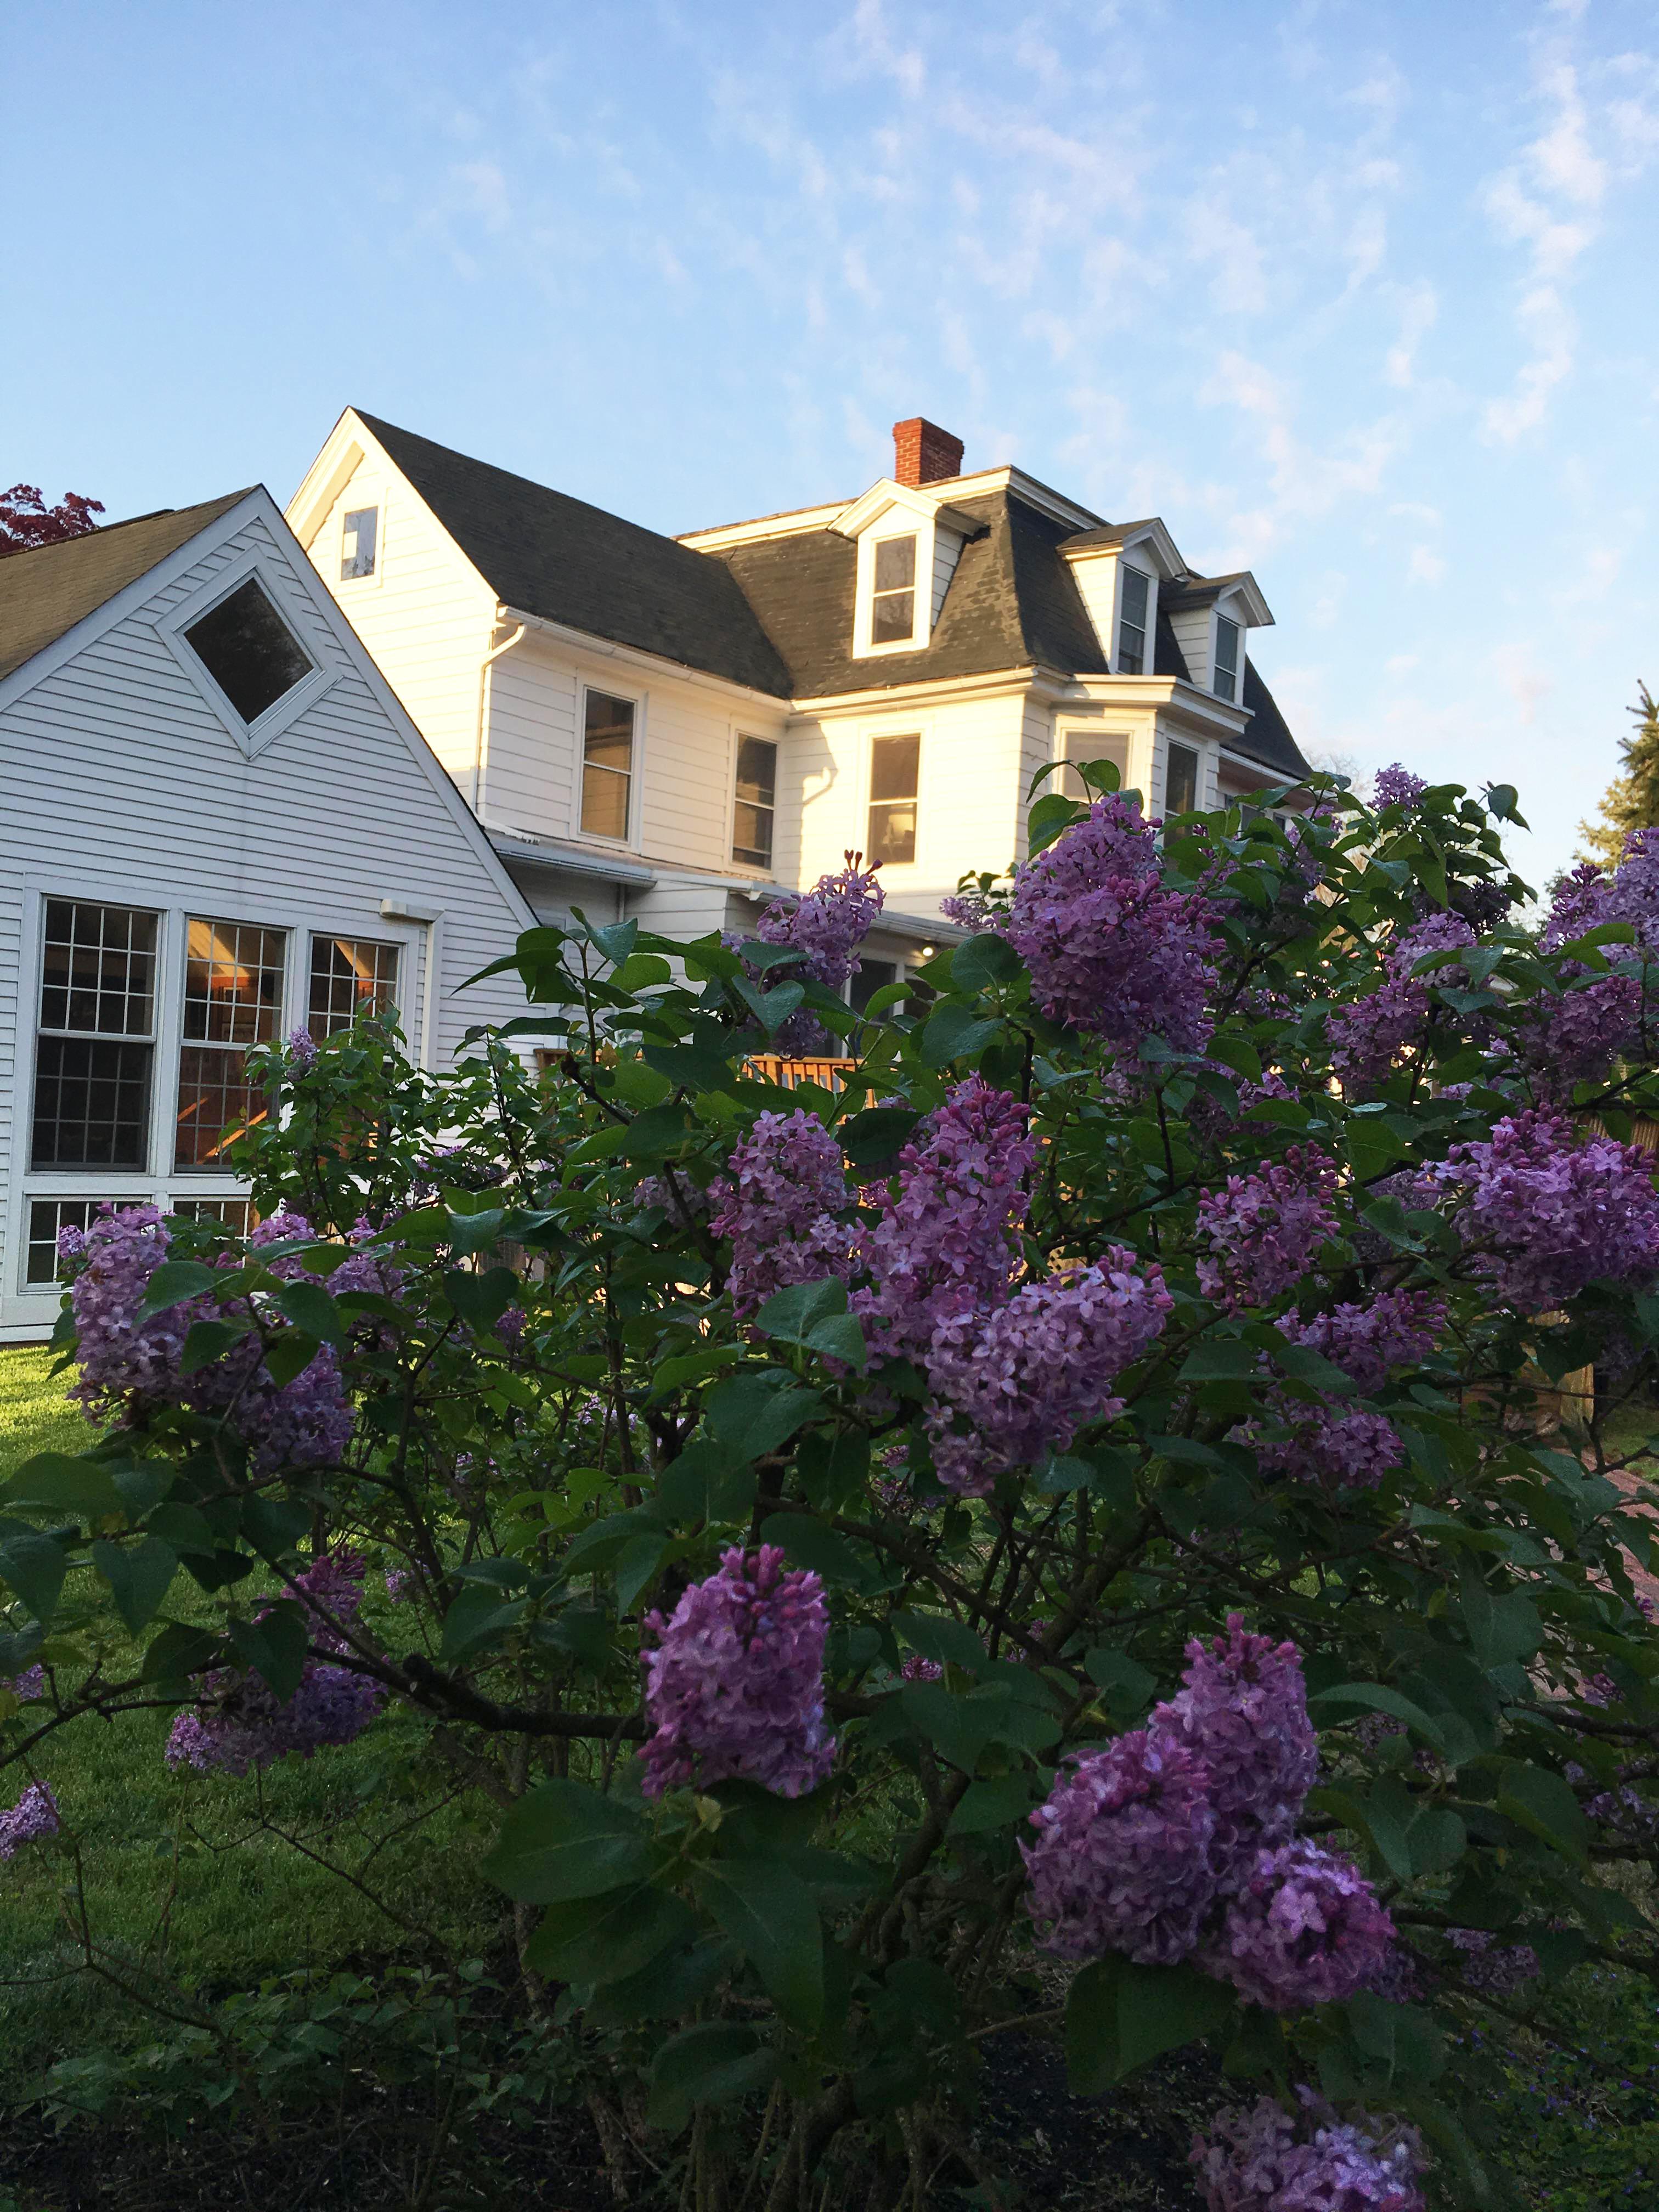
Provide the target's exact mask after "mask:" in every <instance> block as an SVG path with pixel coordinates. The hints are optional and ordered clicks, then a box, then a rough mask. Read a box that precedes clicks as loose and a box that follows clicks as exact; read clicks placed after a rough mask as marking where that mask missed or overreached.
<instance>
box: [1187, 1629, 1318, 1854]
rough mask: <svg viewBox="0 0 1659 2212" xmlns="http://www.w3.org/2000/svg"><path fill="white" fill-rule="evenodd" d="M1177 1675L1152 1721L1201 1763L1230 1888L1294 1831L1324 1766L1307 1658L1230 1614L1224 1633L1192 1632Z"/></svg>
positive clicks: (1288, 1644)
mask: <svg viewBox="0 0 1659 2212" xmlns="http://www.w3.org/2000/svg"><path fill="white" fill-rule="evenodd" d="M1181 1680H1182V1687H1181V1688H1180V1689H1179V1690H1178V1691H1177V1692H1176V1694H1175V1696H1174V1697H1173V1698H1171V1699H1169V1700H1168V1702H1167V1703H1165V1704H1163V1705H1158V1707H1156V1708H1155V1710H1154V1711H1153V1714H1152V1728H1153V1730H1154V1732H1155V1733H1156V1734H1157V1735H1159V1736H1160V1737H1163V1738H1165V1739H1167V1740H1168V1741H1171V1742H1176V1743H1180V1744H1182V1745H1184V1746H1185V1747H1187V1749H1188V1750H1189V1751H1190V1752H1192V1753H1193V1754H1194V1757H1195V1758H1197V1759H1199V1760H1200V1762H1201V1764H1202V1765H1203V1768H1204V1771H1205V1774H1206V1778H1207V1783H1206V1786H1207V1788H1208V1790H1209V1794H1210V1801H1211V1802H1212V1805H1213V1806H1214V1808H1215V1812H1216V1822H1217V1851H1218V1859H1217V1864H1218V1881H1220V1883H1221V1885H1222V1886H1223V1887H1227V1886H1229V1885H1230V1884H1231V1881H1233V1880H1234V1879H1235V1878H1236V1876H1235V1870H1236V1869H1238V1868H1239V1867H1240V1866H1241V1865H1242V1863H1243V1862H1245V1861H1246V1860H1247V1859H1248V1858H1249V1855H1250V1854H1251V1853H1252V1852H1254V1851H1255V1850H1256V1849H1257V1848H1258V1847H1259V1846H1261V1845H1262V1844H1278V1843H1282V1842H1284V1841H1285V1840H1286V1839H1287V1838H1289V1836H1290V1835H1291V1831H1292V1830H1293V1829H1294V1827H1295V1826H1296V1820H1297V1814H1299V1813H1300V1811H1301V1809H1302V1801H1303V1799H1304V1797H1305V1796H1307V1794H1308V1791H1309V1790H1310V1789H1311V1788H1312V1786H1313V1780H1314V1777H1315V1775H1316V1773H1317V1771H1318V1767H1319V1753H1318V1747H1317V1745H1316V1740H1315V1736H1314V1732H1313V1726H1312V1723H1310V1720H1309V1718H1308V1689H1307V1683H1306V1681H1305V1680H1304V1676H1303V1672H1302V1662H1301V1655H1300V1654H1299V1653H1298V1651H1297V1648H1296V1646H1295V1644H1291V1643H1288V1642H1284V1643H1278V1644H1276V1643H1274V1641H1273V1638H1271V1637H1268V1636H1260V1635H1256V1634H1254V1633H1253V1632H1251V1631H1250V1630H1249V1629H1247V1628H1246V1627H1245V1626H1244V1622H1243V1617H1242V1616H1241V1615H1240V1614H1238V1613H1230V1614H1229V1615H1228V1618H1227V1627H1226V1633H1225V1636H1217V1637H1214V1638H1212V1639H1211V1640H1210V1641H1209V1642H1207V1643H1206V1642H1205V1641H1204V1640H1203V1639H1202V1638H1196V1637H1195V1638H1194V1639H1193V1641H1192V1642H1191V1643H1190V1644H1188V1646H1187V1667H1186V1671H1185V1672H1184V1673H1183V1674H1182V1678H1181Z"/></svg>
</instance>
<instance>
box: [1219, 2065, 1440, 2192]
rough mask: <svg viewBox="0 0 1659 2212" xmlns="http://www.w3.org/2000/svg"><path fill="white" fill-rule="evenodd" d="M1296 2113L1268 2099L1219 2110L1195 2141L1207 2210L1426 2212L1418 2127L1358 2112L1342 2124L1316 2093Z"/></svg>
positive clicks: (1301, 2093)
mask: <svg viewBox="0 0 1659 2212" xmlns="http://www.w3.org/2000/svg"><path fill="white" fill-rule="evenodd" d="M1297 2098H1298V2100H1299V2101H1300V2103H1301V2105H1302V2111H1301V2112H1300V2114H1299V2115H1297V2116H1296V2117H1294V2118H1293V2117H1292V2116H1291V2114H1290V2113H1289V2112H1286V2111H1285V2108H1284V2106H1282V2105H1279V2104H1277V2103H1275V2102H1274V2100H1273V2098H1271V2097H1263V2098H1261V2100H1259V2101H1258V2102H1257V2103H1256V2104H1255V2106H1252V2107H1249V2108H1248V2109H1247V2108H1245V2107H1243V2106H1231V2107H1229V2108H1228V2109H1227V2110H1226V2111H1225V2112H1218V2113H1217V2114H1216V2116H1215V2118H1214V2119H1213V2120H1212V2121H1211V2123H1210V2130H1211V2131H1210V2135H1209V2136H1207V2137H1206V2136H1196V2137H1195V2138H1194V2142H1193V2148H1192V2163H1193V2165H1194V2166H1195V2167H1196V2168H1197V2170H1198V2180H1199V2186H1200V2188H1201V2189H1202V2190H1203V2191H1204V2202H1205V2205H1206V2212H1424V2201H1423V2192H1422V2191H1421V2190H1420V2189H1419V2186H1418V2177H1419V2175H1420V2173H1421V2172H1422V2171H1423V2164H1424V2160H1423V2150H1422V2144H1421V2142H1420V2141H1419V2137H1418V2136H1417V2133H1416V2131H1415V2130H1413V2129H1411V2128H1407V2127H1402V2126H1401V2125H1400V2124H1398V2123H1397V2122H1395V2123H1389V2122H1384V2121H1381V2120H1376V2119H1374V2118H1371V2116H1370V2114H1369V2113H1365V2112H1358V2113H1356V2115H1355V2116H1354V2118H1353V2120H1352V2122H1350V2123H1347V2124H1344V2123H1343V2122H1342V2121H1341V2120H1340V2119H1339V2118H1338V2117H1337V2115H1336V2113H1335V2112H1333V2111H1332V2109H1331V2107H1330V2106H1328V2105H1327V2104H1326V2103H1325V2102H1324V2100H1322V2099H1321V2098H1319V2097H1316V2095H1315V2094H1314V2093H1313V2091H1312V2090H1311V2089H1305V2088H1304V2089H1299V2090H1298V2091H1297Z"/></svg>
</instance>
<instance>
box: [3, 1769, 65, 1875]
mask: <svg viewBox="0 0 1659 2212" xmlns="http://www.w3.org/2000/svg"><path fill="white" fill-rule="evenodd" d="M62 1826H63V1822H62V1820H60V1819H59V1817H58V1800H57V1799H56V1798H55V1797H54V1796H52V1792H51V1790H48V1789H47V1787H46V1784H45V1783H43V1782H31V1783H30V1784H29V1786H28V1788H27V1790H24V1792H23V1794H22V1796H21V1797H20V1798H19V1799H18V1801H17V1802H16V1803H15V1805H13V1806H12V1807H11V1808H9V1810H7V1811H5V1812H0V1859H9V1858H15V1857H16V1856H17V1854H18V1852H19V1851H21V1850H22V1848H23V1846H24V1844H36V1843H39V1842H40V1839H41V1838H42V1837H43V1836H55V1835H56V1834H57V1833H58V1830H59V1829H60V1828H61V1827H62Z"/></svg>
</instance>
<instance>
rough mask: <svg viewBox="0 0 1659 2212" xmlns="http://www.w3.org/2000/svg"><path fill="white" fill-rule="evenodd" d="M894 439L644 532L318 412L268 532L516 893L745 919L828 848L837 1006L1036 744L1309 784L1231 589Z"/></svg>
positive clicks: (962, 852)
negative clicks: (747, 513)
mask: <svg viewBox="0 0 1659 2212" xmlns="http://www.w3.org/2000/svg"><path fill="white" fill-rule="evenodd" d="M894 440H895V460H894V472H893V474H892V475H891V476H890V477H883V478H882V479H881V481H880V482H879V483H875V484H873V485H872V486H871V487H870V489H868V490H867V491H866V492H864V493H863V494H862V495H860V497H859V498H857V499H854V500H852V501H846V500H837V501H833V502H830V503H829V504H827V505H824V506H822V507H809V508H806V509H804V510H801V511H798V512H795V513H786V514H775V515H767V516H763V517H762V518H761V519H760V520H757V521H750V522H739V523H733V524H730V525H727V526H724V527H722V528H719V529H712V530H701V531H694V532H690V533H688V534H687V535H686V536H684V537H683V538H665V537H662V536H660V535H659V534H658V533H657V532H654V531H650V530H646V529H642V528H641V527H640V526H638V525H637V524H635V523H630V522H626V521H623V520H621V519H620V518H619V517H617V516H616V515H613V514H608V513H605V512H604V511H603V510H602V509H600V508H598V507H590V506H587V505H586V504H585V503H584V502H583V501H580V500H575V499H571V498H569V497H568V496H567V495H564V494H563V493H561V492H556V491H552V490H550V489H547V488H546V487H545V486H544V485H541V484H537V483H531V482H530V481H529V480H528V479H527V478H526V477H517V476H513V475H511V474H509V473H508V472H507V471H506V470H503V469H498V468H494V467H492V466H490V465H488V464H487V463H485V462H482V461H477V460H472V459H468V458H467V457H466V456H465V455H464V454H460V453H454V452H452V451H451V450H450V449H449V448H447V447H443V446H438V445H435V444H434V443H432V441H430V440H428V439H425V438H421V437H417V436H416V435H413V434H412V433H410V432H409V431H406V430H400V429H398V428H395V427H394V426H393V425H392V424H391V423H388V422H381V421H379V420H378V419H377V418H376V417H374V416H369V415H365V414H362V413H361V412H359V411H358V410H356V409H349V410H347V411H346V413H345V414H344V415H343V416H342V417H341V418H340V421H339V422H337V425H336V426H335V428H334V429H333V431H332V432H331V434H330V436H329V438H328V441H327V442H326V443H325V446H324V447H323V449H322V452H321V453H319V456H318V458H317V459H316V461H315V463H314V464H313V466H312V468H311V469H310V471H309V472H308V473H307V477H306V478H305V481H304V483H302V484H301V487H300V489H299V490H298V491H297V492H296V493H295V497H294V499H293V500H292V501H291V502H290V504H289V520H290V522H291V523H292V524H293V526H294V529H295V534H296V535H297V537H298V538H299V539H300V542H301V544H303V545H304V546H305V547H306V549H307V551H308V552H309V553H310V555H311V557H312V559H313V562H315V563H316V566H317V568H318V571H319V574H320V575H321V576H322V578H323V580H324V581H325V583H326V585H327V586H328V588H329V590H330V591H331V592H332V593H333V594H334V596H335V598H336V599H337V600H338V602H339V604H340V605H341V606H342V607H343V609H344V611H345V612H346V613H347V614H348V615H349V617H350V619H351V622H352V623H353V624H354V625H355V627H356V630H357V632H358V634H359V635H360V636H361V637H362V639H363V641H364V642H365V643H366V644H367V645H368V648H369V650H370V652H371V653H373V654H374V658H375V660H376V661H377V662H378V664H379V665H380V668H381V669H382V670H383V671H384V672H385V674H386V679H387V681H388V682H389V683H390V684H392V688H393V690H395V691H396V692H397V694H398V697H399V698H400V699H401V700H402V701H403V702H404V706H405V707H406V708H408V710H409V713H410V716H411V717H412V718H413V720H415V722H416V724H417V725H418V726H419V727H420V728H421V730H422V732H424V734H425V736H426V738H427V740H428V743H429V744H430V745H431V746H432V749H433V750H434V751H435V753H436V755H437V757H438V758H439V759H440V760H441V761H442V763H444V765H445V767H446V768H447V769H448V770H449V772H450V775H452V777H453V779H454V781H455V784H456V786H457V787H458V789H459V791H460V792H461V793H462V794H463V795H464V796H465V799H466V801H467V803H468V805H470V806H471V808H472V810H473V811H474V812H475V813H476V814H477V817H478V819H479V820H480V821H481V822H482V823H483V824H484V825H485V827H486V829H487V830H488V833H489V838H490V841H491V842H492V844H493V845H494V847H495V851H496V852H497V853H498V854H501V856H502V858H503V859H504V860H506V861H507V866H508V867H509V868H510V869H511V871H512V872H513V876H514V878H515V879H516V880H517V882H518V883H519V884H520V886H521V887H522V888H523V890H524V891H525V893H526V896H527V897H528V898H529V899H530V900H531V901H532V904H534V905H535V906H536V908H537V909H538V912H541V913H543V914H544V915H556V914H557V913H558V912H559V911H560V910H562V909H565V908H569V907H571V906H573V905H576V906H580V907H582V908H583V909H584V911H585V912H586V913H588V914H589V915H591V916H593V917H594V918H598V917H599V916H601V915H602V916H603V917H605V918H606V919H610V918H611V917H612V916H621V915H630V914H631V915H638V916H639V917H640V918H641V921H644V922H646V923H647V925H648V926H650V927H657V928H662V929H665V930H669V931H671V932H674V933H684V934H694V933H699V932H701V931H704V930H708V929H715V928H720V929H736V930H742V929H743V928H744V927H745V926H748V925H750V924H751V923H752V919H753V914H754V908H755V906H756V904H757V902H760V901H761V900H763V899H765V898H769V897H773V896H776V895H777V894H778V893H779V892H780V891H783V892H785V893H789V892H798V891H799V890H804V889H805V888H807V887H809V886H810V885H811V884H812V883H813V882H815V881H816V880H817V878H818V876H820V875H821V874H822V873H823V872H825V871H826V870H828V869H833V868H836V867H838V866H840V865H841V860H842V854H843V853H844V852H845V851H847V850H848V848H853V849H856V850H859V851H861V852H863V853H864V854H866V856H867V857H868V858H870V859H872V860H880V861H881V862H882V864H883V866H882V880H883V882H884V884H885V886H886V890H887V896H888V909H887V913H886V915H884V927H883V929H882V931H881V932H880V933H878V935H877V936H875V937H872V939H870V940H869V943H868V945H867V948H866V951H867V957H866V963H865V965H864V969H863V970H862V972H861V975H860V979H859V982H858V984H857V985H856V986H855V989H854V996H855V998H861V997H862V996H864V995H866V994H867V993H868V991H869V990H870V989H871V988H872V987H875V986H876V985H878V984H880V983H883V982H886V981H891V980H892V979H893V977H894V975H895V974H896V970H897V968H898V966H899V964H900V963H904V962H907V961H908V960H909V959H911V958H912V957H914V956H915V953H916V952H917V951H919V950H920V949H921V947H922V946H923V945H925V944H926V943H927V941H929V940H930V939H945V938H948V937H949V936H950V935H951V932H950V930H949V929H948V927H946V926H945V925H944V924H943V923H942V922H941V921H940V920H939V899H940V898H941V897H942V896H945V894H947V893H949V892H951V891H952V890H955V888H956V886H957V880H958V878H960V877H961V876H962V875H963V873H965V872H970V871H976V870H978V869H981V868H989V869H992V870H1000V869H1002V868H1004V867H1006V866H1007V865H1008V864H1009V863H1010V861H1012V860H1014V859H1015V858H1017V857H1018V854H1019V853H1020V851H1021V849H1022V845H1021V841H1022V836H1023V825H1024V810H1025V800H1026V794H1027V792H1028V790H1029V787H1030V781H1031V778H1032V776H1033V775H1035V774H1036V772H1037V771H1038V770H1039V769H1042V767H1043V766H1044V765H1045V764H1046V763H1050V762H1054V761H1059V762H1064V761H1066V760H1068V759H1071V760H1079V759H1082V760H1091V759H1100V758H1109V759H1114V760H1115V761H1116V763H1118V765H1119V767H1120V769H1121V772H1122V775H1123V780H1124V782H1125V783H1126V784H1127V785H1129V786H1132V787H1137V788H1139V790H1140V791H1141V792H1142V793H1145V794H1146V800H1147V805H1148V809H1149V811H1152V812H1153V813H1160V812H1163V811H1165V810H1166V809H1167V810H1169V811H1176V810H1178V809H1181V808H1183V807H1188V806H1192V805H1200V806H1207V805H1214V804H1216V803H1217V801H1218V799H1219V798H1221V797H1222V796H1224V795H1225V794H1228V793H1240V792H1247V791H1251V790H1255V789H1259V788H1260V787H1262V786H1263V785H1265V784H1269V783H1285V782H1294V781H1297V779H1298V778H1299V777H1301V776H1303V775H1305V774H1306V772H1307V763H1306V762H1305V761H1304V759H1303V757H1302V755H1301V753H1300V752H1299V751H1298V750H1297V745H1296V743H1295V740H1294V739H1293V738H1292V737H1291V733H1290V732H1289V730H1288V729H1287V728H1286V727H1285V723H1284V720H1283V719H1282V718H1281V716H1280V715H1279V710H1278V708H1276V707H1275V705H1274V703H1273V699H1272V697H1271V696H1270V694H1269V693H1268V691H1267V687H1266V686H1265V685H1264V684H1262V682H1261V678H1259V676H1258V675H1257V673H1256V671H1255V667H1254V666H1253V665H1252V664H1251V662H1250V660H1249V656H1248V654H1247V653H1246V651H1245V638H1246V634H1247V633H1248V631H1249V629H1253V628H1256V627H1260V626H1261V625H1262V624H1264V623H1270V622H1271V621H1272V619H1273V617H1272V616H1271V614H1270V613H1269V612H1268V610H1267V602H1266V600H1265V599H1264V598H1263V597H1262V594H1261V590H1260V589H1259V587H1258V586H1257V585H1256V582H1255V579H1254V577H1252V576H1250V575H1249V574H1236V575H1228V576H1218V577H1204V576H1200V575H1198V574H1195V573H1194V571H1193V570H1192V569H1191V568H1188V565H1187V564H1186V562H1184V561H1183V560H1182V556H1181V554H1180V552H1179V551H1178V550H1177V548H1176V544H1175V542H1174V540H1173V538H1171V537H1170V532H1169V531H1168V530H1167V529H1166V528H1165V527H1164V524H1163V523H1162V522H1161V521H1158V520H1156V519H1150V520H1145V521H1139V522H1132V523H1123V524H1116V525H1113V524H1109V523H1107V522H1105V521H1103V519H1102V518H1101V517H1100V516H1099V515H1097V514H1095V513H1091V512H1090V511H1089V510H1088V509H1087V508H1085V507H1081V506H1079V504H1078V503H1077V502H1076V501H1073V500H1069V499H1066V498H1065V497H1064V496H1063V495H1061V494H1060V493H1058V492H1056V491H1054V490H1051V489H1049V488H1048V486H1047V485H1046V484H1042V483H1037V482H1036V479H1035V478H1034V477H1029V476H1027V475H1025V474H1024V472H1023V471H1020V470H1018V469H1015V468H1009V467H1000V468H994V469H987V470H982V471H978V472H976V473H971V474H966V475H964V474H963V473H962V472H961V464H962V458H963V452H962V447H961V444H960V443H959V441H957V440H956V439H954V438H952V437H951V436H950V435H948V434H947V433H945V432H944V431H942V430H939V428H937V426H936V425H934V424H933V423H930V422H925V421H923V420H922V419H921V417H916V418H914V419H913V420H911V421H909V422H902V423H898V424H896V425H895V428H894Z"/></svg>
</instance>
